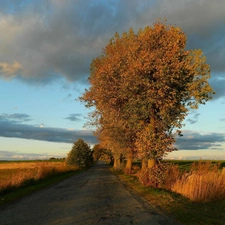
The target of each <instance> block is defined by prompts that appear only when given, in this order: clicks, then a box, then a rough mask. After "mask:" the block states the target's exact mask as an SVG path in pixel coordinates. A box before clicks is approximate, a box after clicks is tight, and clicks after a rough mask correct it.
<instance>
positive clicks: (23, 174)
mask: <svg viewBox="0 0 225 225" xmlns="http://www.w3.org/2000/svg"><path fill="white" fill-rule="evenodd" d="M77 169H78V168H77V167H69V166H67V165H65V163H64V162H36V163H34V162H32V163H29V162H24V163H5V164H2V165H0V193H1V192H2V193H4V192H5V191H7V190H10V189H12V188H15V187H20V186H24V185H31V184H33V183H35V182H37V181H39V180H41V179H45V178H47V177H51V176H54V175H57V174H62V173H65V172H69V171H73V170H77Z"/></svg>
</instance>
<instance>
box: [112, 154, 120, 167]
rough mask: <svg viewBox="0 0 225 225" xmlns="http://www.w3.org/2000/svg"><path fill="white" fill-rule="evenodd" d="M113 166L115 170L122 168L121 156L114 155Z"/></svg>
mask: <svg viewBox="0 0 225 225" xmlns="http://www.w3.org/2000/svg"><path fill="white" fill-rule="evenodd" d="M113 168H114V169H115V170H119V169H120V157H119V156H114V165H113Z"/></svg>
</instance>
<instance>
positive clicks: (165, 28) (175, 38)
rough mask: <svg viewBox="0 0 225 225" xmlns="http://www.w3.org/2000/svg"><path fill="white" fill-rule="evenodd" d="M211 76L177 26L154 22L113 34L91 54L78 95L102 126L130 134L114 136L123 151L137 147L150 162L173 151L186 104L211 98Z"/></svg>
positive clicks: (191, 105)
mask: <svg viewBox="0 0 225 225" xmlns="http://www.w3.org/2000/svg"><path fill="white" fill-rule="evenodd" d="M209 77H210V68H209V65H208V64H207V63H206V58H205V57H204V56H203V53H202V51H201V50H187V49H186V35H185V34H184V33H183V32H182V30H181V29H180V28H178V27H174V26H171V25H167V24H166V23H162V22H157V23H155V24H154V26H153V27H149V26H147V27H146V28H145V29H140V30H139V31H138V33H137V34H135V33H134V31H133V30H132V29H130V30H129V31H128V32H124V33H123V35H122V36H119V34H118V33H116V34H115V36H114V37H113V38H112V39H111V40H110V41H109V43H108V45H107V46H106V47H105V48H104V50H103V53H102V55H101V56H99V57H97V58H95V59H93V61H92V64H91V74H90V77H89V82H90V88H89V89H88V90H86V92H85V93H84V95H83V96H82V97H81V100H82V101H84V102H86V106H87V107H92V106H94V107H95V112H94V114H93V115H95V116H94V118H95V119H96V121H98V126H99V127H100V129H102V130H104V129H108V128H110V127H115V129H114V132H115V133H117V135H115V133H114V135H113V136H114V137H115V136H117V137H119V136H121V137H129V138H125V139H123V138H122V139H121V140H118V142H119V143H121V141H122V142H123V144H124V145H125V148H124V149H126V151H127V152H126V153H127V155H130V156H132V154H133V153H134V151H136V150H137V153H138V156H139V158H141V159H143V160H144V159H145V160H148V167H151V166H154V164H155V162H156V160H157V159H161V158H162V157H163V156H164V155H165V154H167V153H168V152H171V151H173V150H175V148H174V147H173V143H174V142H175V133H177V134H180V128H181V127H182V121H183V120H184V118H185V117H186V116H187V114H188V112H189V111H190V109H197V108H198V105H199V104H205V103H206V102H207V101H208V100H209V99H211V97H212V94H213V90H212V89H211V87H210V86H209V84H208V79H209ZM106 123H107V124H108V125H107V126H106V125H105V124H106ZM106 133H109V132H106ZM111 137H112V135H109V136H108V138H109V139H111ZM112 142H115V141H112Z"/></svg>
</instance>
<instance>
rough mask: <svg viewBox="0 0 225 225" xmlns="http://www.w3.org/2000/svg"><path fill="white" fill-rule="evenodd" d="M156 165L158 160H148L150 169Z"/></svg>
mask: <svg viewBox="0 0 225 225" xmlns="http://www.w3.org/2000/svg"><path fill="white" fill-rule="evenodd" d="M155 164H156V160H155V159H148V168H149V169H150V168H152V167H154V166H155Z"/></svg>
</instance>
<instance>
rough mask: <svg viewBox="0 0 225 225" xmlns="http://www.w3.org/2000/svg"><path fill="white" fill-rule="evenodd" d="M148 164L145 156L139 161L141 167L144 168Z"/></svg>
mask: <svg viewBox="0 0 225 225" xmlns="http://www.w3.org/2000/svg"><path fill="white" fill-rule="evenodd" d="M147 166H148V160H147V159H146V158H143V159H142V161H141V169H142V170H145V169H146V168H147Z"/></svg>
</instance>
